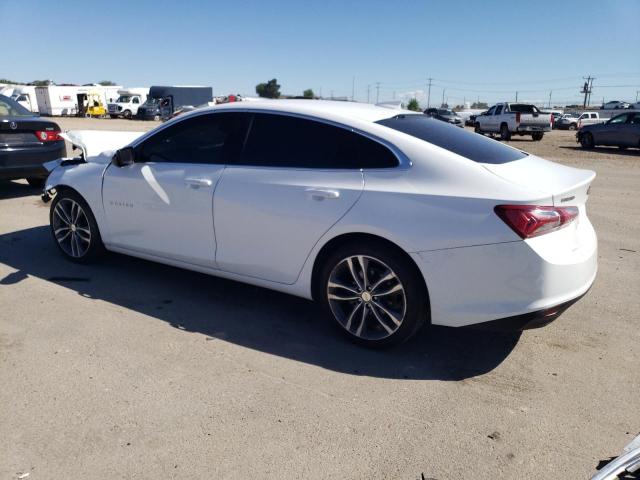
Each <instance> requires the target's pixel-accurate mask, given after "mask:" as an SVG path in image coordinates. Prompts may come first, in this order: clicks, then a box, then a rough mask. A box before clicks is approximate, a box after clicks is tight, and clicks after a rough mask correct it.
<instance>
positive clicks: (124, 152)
mask: <svg viewBox="0 0 640 480" xmlns="http://www.w3.org/2000/svg"><path fill="white" fill-rule="evenodd" d="M135 159H136V155H135V152H134V150H133V147H124V148H121V149H120V150H118V151H116V153H115V155H114V156H113V160H112V161H113V164H114V165H115V166H116V167H126V166H127V165H133V163H134V162H135Z"/></svg>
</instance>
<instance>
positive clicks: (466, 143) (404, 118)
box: [377, 115, 527, 164]
mask: <svg viewBox="0 0 640 480" xmlns="http://www.w3.org/2000/svg"><path fill="white" fill-rule="evenodd" d="M377 123H379V124H380V125H384V126H385V127H389V128H392V129H394V130H398V131H399V132H402V133H406V134H407V135H411V136H412V137H416V138H419V139H420V140H424V141H425V142H429V143H431V144H433V145H436V146H438V147H440V148H444V149H445V150H449V151H450V152H453V153H456V154H458V155H460V156H462V157H465V158H468V159H469V160H473V161H474V162H478V163H493V164H500V163H508V162H512V161H514V160H519V159H521V158H524V157H526V156H527V154H525V153H523V152H521V151H520V150H516V149H515V148H511V147H507V146H506V145H503V144H501V143H500V142H497V141H495V140H491V139H490V138H487V137H484V136H482V135H479V134H477V133H472V132H468V131H466V130H464V129H463V128H460V127H456V126H453V125H449V124H447V123H445V122H442V121H440V120H435V119H433V118H429V117H428V116H426V115H398V116H395V117H391V118H386V119H384V120H380V121H378V122H377Z"/></svg>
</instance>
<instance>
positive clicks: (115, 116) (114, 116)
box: [109, 115, 118, 119]
mask: <svg viewBox="0 0 640 480" xmlns="http://www.w3.org/2000/svg"><path fill="white" fill-rule="evenodd" d="M109 116H110V117H111V118H114V119H115V118H118V115H109Z"/></svg>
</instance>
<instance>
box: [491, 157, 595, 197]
mask: <svg viewBox="0 0 640 480" xmlns="http://www.w3.org/2000/svg"><path fill="white" fill-rule="evenodd" d="M482 165H483V166H484V168H486V169H487V170H489V171H490V172H491V173H493V174H494V175H497V176H499V177H501V178H503V179H505V180H507V181H509V182H511V183H513V184H516V185H518V186H522V187H524V188H526V189H528V190H532V191H536V192H539V193H544V194H545V195H549V196H551V197H552V198H553V206H555V207H563V206H580V205H584V204H585V203H586V202H587V198H588V194H589V186H590V185H591V182H592V181H593V179H594V178H595V176H596V173H595V172H593V171H591V170H583V169H580V168H573V167H567V166H565V165H560V164H558V163H554V162H550V161H548V160H544V159H542V158H539V157H536V156H533V155H529V156H527V157H525V158H521V159H520V160H515V161H513V162H507V163H502V164H495V165H494V164H488V163H483V164H482Z"/></svg>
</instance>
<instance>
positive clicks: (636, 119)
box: [631, 113, 640, 125]
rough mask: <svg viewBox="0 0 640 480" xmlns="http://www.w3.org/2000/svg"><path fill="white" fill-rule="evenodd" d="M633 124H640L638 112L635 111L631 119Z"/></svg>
mask: <svg viewBox="0 0 640 480" xmlns="http://www.w3.org/2000/svg"><path fill="white" fill-rule="evenodd" d="M631 123H632V124H633V125H640V113H635V114H634V115H633V118H632V119H631Z"/></svg>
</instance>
